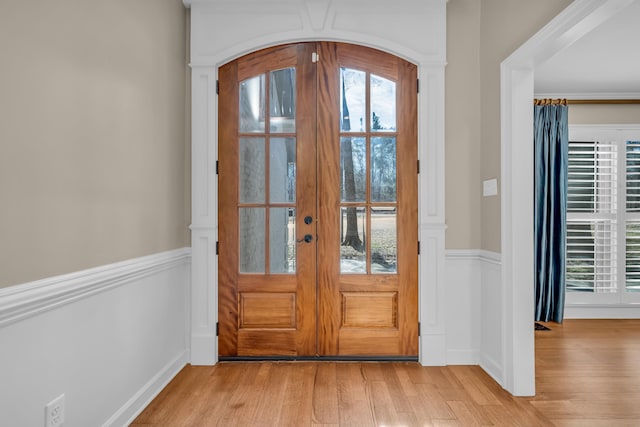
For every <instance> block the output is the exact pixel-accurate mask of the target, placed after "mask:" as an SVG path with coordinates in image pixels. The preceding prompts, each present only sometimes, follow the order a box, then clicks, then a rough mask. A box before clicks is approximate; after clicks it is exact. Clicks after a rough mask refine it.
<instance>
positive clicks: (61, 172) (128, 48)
mask: <svg viewBox="0 0 640 427" xmlns="http://www.w3.org/2000/svg"><path fill="white" fill-rule="evenodd" d="M185 26H186V12H185V9H184V7H183V5H182V2H181V1H180V0H135V1H130V0H110V1H103V2H89V1H86V0H64V1H50V0H32V1H26V2H20V1H11V2H4V3H3V5H2V6H0V55H2V66H0V94H1V95H0V117H1V118H2V119H1V122H2V125H1V126H0V287H1V286H8V285H13V284H18V283H23V282H27V281H32V280H36V279H40V278H44V277H49V276H53V275H58V274H63V273H69V272H73V271H77V270H80V269H85V268H89V267H93V266H98V265H103V264H107V263H111V262H116V261H120V260H125V259H130V258H134V257H138V256H143V255H147V254H152V253H157V252H161V251H165V250H169V249H174V248H178V247H183V246H187V245H188V244H189V240H188V233H187V231H188V228H187V226H188V223H189V212H188V205H189V200H188V196H185V191H186V189H188V186H189V183H188V182H187V181H185V180H186V177H187V176H188V170H187V168H188V159H187V158H186V157H185V156H186V155H187V154H188V151H187V141H186V135H185V132H186V131H185V96H186V91H185V89H186V85H185V81H186V67H185V64H186V36H185V34H186V28H185ZM187 194H188V191H187Z"/></svg>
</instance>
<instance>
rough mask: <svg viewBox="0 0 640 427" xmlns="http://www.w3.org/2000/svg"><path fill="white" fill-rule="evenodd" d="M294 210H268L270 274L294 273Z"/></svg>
mask: <svg viewBox="0 0 640 427" xmlns="http://www.w3.org/2000/svg"><path fill="white" fill-rule="evenodd" d="M295 236H296V210H295V209H293V208H271V209H269V269H270V273H272V274H283V273H284V274H291V273H295V272H296V237H295Z"/></svg>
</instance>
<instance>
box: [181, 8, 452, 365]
mask: <svg viewBox="0 0 640 427" xmlns="http://www.w3.org/2000/svg"><path fill="white" fill-rule="evenodd" d="M185 4H186V5H187V6H188V7H191V64H190V65H191V69H192V73H191V99H192V104H191V108H192V166H191V167H192V224H191V239H192V240H191V241H192V318H191V334H192V336H191V363H192V364H196V365H210V364H215V363H216V362H217V360H218V351H217V339H216V322H217V294H218V283H217V277H218V265H217V257H216V255H215V250H216V236H217V223H218V217H217V205H216V203H217V197H218V191H217V185H218V183H217V177H216V173H215V170H216V167H215V165H216V159H217V151H218V143H217V136H218V129H217V120H218V119H217V117H218V110H217V96H216V72H217V68H218V67H219V66H220V65H222V64H224V63H226V62H228V61H230V60H232V59H234V58H237V57H239V56H241V55H243V54H245V53H248V52H250V51H254V50H258V49H260V48H263V47H266V46H273V45H277V44H284V43H291V42H298V41H308V40H334V41H343V42H348V43H355V44H360V45H364V46H369V47H373V48H377V49H380V50H383V51H386V52H389V53H392V54H395V55H398V56H400V57H402V58H405V59H407V60H409V61H411V62H413V63H414V64H416V65H417V66H418V73H419V78H420V92H419V94H418V116H419V119H418V133H419V135H418V144H419V147H418V156H419V158H420V160H421V162H422V167H421V170H422V171H421V174H420V175H419V190H418V191H419V206H418V209H419V227H420V228H419V236H417V238H418V239H419V240H420V241H421V242H422V250H421V255H420V260H419V262H420V273H419V287H420V300H419V304H420V307H419V310H420V321H421V325H422V337H421V340H420V362H421V363H422V364H423V365H444V364H445V363H446V329H445V313H444V309H445V304H444V301H445V300H444V297H445V292H444V291H445V288H444V286H445V280H444V271H445V268H444V264H445V263H444V232H445V224H444V218H445V216H444V67H445V62H446V58H445V56H446V1H445V0H403V1H401V2H388V1H386V0H384V1H382V0H372V1H370V2H367V3H366V5H365V7H364V8H363V3H362V2H361V1H359V0H341V1H339V2H337V1H336V2H334V1H325V2H318V1H317V0H285V1H264V0H262V1H259V0H255V1H248V2H245V1H243V2H237V1H233V0H185ZM267 18H268V19H267ZM364 18H366V19H364ZM320 60H322V58H320ZM220 250H224V248H220Z"/></svg>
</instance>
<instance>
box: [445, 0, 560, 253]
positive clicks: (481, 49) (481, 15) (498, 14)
mask: <svg viewBox="0 0 640 427" xmlns="http://www.w3.org/2000/svg"><path fill="white" fill-rule="evenodd" d="M477 3H479V5H480V6H478V5H477ZM570 3H571V0H536V1H531V0H482V1H481V2H478V1H477V0H449V2H448V3H447V26H448V27H449V28H448V31H447V36H448V37H450V40H448V41H447V43H448V45H447V61H448V65H447V71H446V78H447V86H446V90H447V92H446V114H447V116H446V131H447V135H446V150H447V151H446V154H447V158H446V168H447V172H446V179H447V181H446V198H447V204H446V209H447V212H446V215H447V225H448V228H447V240H446V247H447V249H477V248H482V249H485V250H490V251H496V252H500V198H499V196H490V197H481V194H482V181H483V180H486V179H491V178H498V185H500V181H499V178H500V63H501V62H502V61H503V60H504V59H506V58H507V57H508V56H509V55H510V54H511V53H512V52H513V51H514V50H515V49H517V48H518V47H520V45H522V44H523V43H524V42H525V41H527V40H528V39H529V38H530V37H531V36H532V35H533V34H535V33H536V32H537V31H538V30H539V29H540V28H542V27H543V26H544V25H545V24H546V23H547V22H549V21H550V20H551V19H552V18H553V17H555V16H556V15H557V14H558V13H559V12H560V11H562V10H563V9H564V8H565V7H566V6H568V5H569V4H570ZM476 58H477V59H476ZM464 87H468V88H469V91H464V90H463V88H464ZM478 91H479V93H478ZM459 153H467V155H466V156H465V157H464V158H463V160H462V161H460V159H459V158H457V157H459ZM461 210H464V211H461Z"/></svg>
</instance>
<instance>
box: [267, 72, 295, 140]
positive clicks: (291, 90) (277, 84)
mask: <svg viewBox="0 0 640 427" xmlns="http://www.w3.org/2000/svg"><path fill="white" fill-rule="evenodd" d="M270 76H271V78H270V80H269V107H270V108H269V117H270V119H269V123H270V125H269V132H271V133H293V132H295V131H296V69H295V68H285V69H283V70H277V71H273V72H271V73H270Z"/></svg>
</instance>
